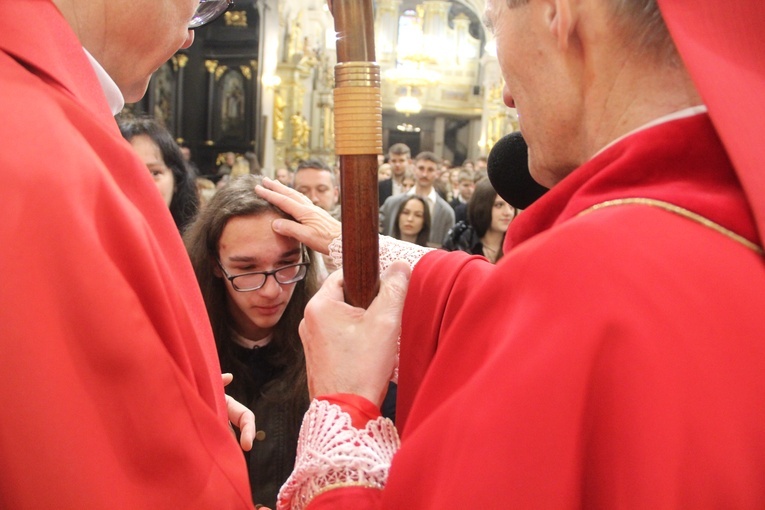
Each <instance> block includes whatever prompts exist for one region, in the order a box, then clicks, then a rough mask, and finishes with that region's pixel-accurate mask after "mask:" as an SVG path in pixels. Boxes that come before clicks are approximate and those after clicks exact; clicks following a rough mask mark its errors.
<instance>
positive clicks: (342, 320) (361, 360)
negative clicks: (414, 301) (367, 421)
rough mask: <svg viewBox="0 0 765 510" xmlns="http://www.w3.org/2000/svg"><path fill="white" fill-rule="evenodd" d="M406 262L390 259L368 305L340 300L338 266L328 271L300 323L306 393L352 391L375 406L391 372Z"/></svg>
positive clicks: (406, 276)
mask: <svg viewBox="0 0 765 510" xmlns="http://www.w3.org/2000/svg"><path fill="white" fill-rule="evenodd" d="M410 273H411V271H410V269H409V265H408V264H406V263H404V262H394V263H393V264H392V265H391V266H390V267H389V268H388V270H387V271H385V273H383V275H382V278H381V279H380V292H379V294H378V295H377V297H376V298H375V299H374V300H373V301H372V304H371V305H370V306H369V308H368V309H367V310H364V309H363V308H354V307H352V306H350V305H348V304H346V303H345V302H343V279H342V271H338V272H336V273H333V274H331V275H330V276H329V278H328V279H327V281H326V282H325V283H324V285H323V286H322V287H321V289H320V290H319V292H317V293H316V295H315V296H314V297H313V298H312V299H311V301H309V303H308V305H307V306H306V309H305V318H304V319H303V321H302V322H301V323H300V328H299V331H300V338H301V339H302V341H303V347H304V350H305V356H306V368H307V372H308V390H309V391H310V393H311V397H312V398H313V397H316V396H319V395H331V394H334V393H352V394H355V395H360V396H362V397H365V398H367V399H369V400H370V401H372V402H374V403H375V404H377V405H378V406H379V405H380V404H381V403H382V401H383V398H384V397H385V392H386V391H387V389H388V381H389V380H390V378H391V375H392V373H393V367H394V363H395V359H396V347H397V340H398V336H399V333H400V331H401V313H402V311H403V308H404V298H405V297H406V290H407V288H408V286H409V276H410Z"/></svg>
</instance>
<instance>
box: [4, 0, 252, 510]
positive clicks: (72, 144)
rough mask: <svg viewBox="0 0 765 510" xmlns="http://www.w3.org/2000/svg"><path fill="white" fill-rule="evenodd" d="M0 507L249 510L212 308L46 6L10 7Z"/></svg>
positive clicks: (66, 34) (89, 73)
mask: <svg viewBox="0 0 765 510" xmlns="http://www.w3.org/2000/svg"><path fill="white" fill-rule="evenodd" d="M0 140H1V141H2V142H1V143H2V150H0V169H2V177H3V180H2V187H0V194H2V198H0V204H2V205H1V206H0V210H2V211H3V217H2V221H0V239H2V248H0V268H2V285H0V339H1V340H2V353H0V410H1V411H0V473H1V474H0V507H2V508H14V509H18V508H35V509H36V508H78V509H91V508H110V509H114V508H126V509H139V508H140V509H149V508H157V509H158V508H184V509H188V508H216V509H222V508H250V507H251V506H252V503H251V499H250V491H249V486H248V481H247V472H246V468H245V465H244V460H243V457H242V453H241V451H239V447H238V445H237V443H236V441H235V439H234V437H233V435H232V433H231V431H230V430H229V429H228V426H227V420H226V411H225V403H224V400H223V388H222V383H221V379H220V368H219V365H218V360H217V356H216V353H215V346H214V342H213V338H212V332H211V330H210V326H209V323H208V321H207V314H206V311H205V307H204V303H203V301H202V298H201V295H200V293H199V290H198V288H197V285H196V279H195V278H194V273H193V271H192V269H191V265H190V263H189V261H188V257H187V255H186V252H185V250H184V247H183V244H182V242H181V239H180V236H179V235H178V231H177V230H176V228H175V225H174V223H173V221H172V218H171V217H170V214H169V212H168V210H167V207H166V206H165V205H164V203H163V202H162V200H161V198H160V196H159V193H157V189H156V187H155V185H154V184H153V182H152V181H151V178H150V177H149V174H148V172H147V170H146V167H145V166H144V165H143V164H142V163H141V162H140V161H139V160H138V159H137V158H136V156H135V155H134V154H133V152H132V149H131V147H130V145H129V144H127V143H126V142H125V141H124V140H123V139H122V137H121V136H120V133H119V131H118V129H117V127H116V124H115V122H114V119H113V118H112V117H111V113H110V112H109V109H108V106H107V104H106V100H105V98H104V93H103V91H102V90H101V88H100V86H99V83H98V81H97V79H96V76H95V74H94V72H93V69H92V67H91V66H90V64H89V63H88V61H87V58H86V56H85V54H84V53H83V50H82V46H81V45H80V43H79V41H78V40H77V39H76V38H75V36H74V34H73V33H72V31H71V29H70V28H69V26H68V25H67V24H66V22H65V21H64V19H63V18H62V17H61V15H60V13H59V12H58V11H57V10H56V8H55V7H54V6H53V4H52V3H51V2H50V1H49V0H24V1H23V2H10V1H2V2H0Z"/></svg>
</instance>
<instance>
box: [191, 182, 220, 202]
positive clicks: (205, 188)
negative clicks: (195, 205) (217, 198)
mask: <svg viewBox="0 0 765 510" xmlns="http://www.w3.org/2000/svg"><path fill="white" fill-rule="evenodd" d="M194 182H195V183H196V186H197V197H199V209H200V210H202V209H204V207H205V206H206V205H207V204H208V203H209V202H210V199H212V197H213V195H215V191H216V188H215V183H214V182H212V181H211V180H210V179H207V178H205V177H197V178H196V179H194Z"/></svg>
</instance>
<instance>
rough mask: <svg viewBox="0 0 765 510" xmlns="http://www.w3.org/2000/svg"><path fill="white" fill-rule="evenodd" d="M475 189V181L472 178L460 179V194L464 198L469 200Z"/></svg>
mask: <svg viewBox="0 0 765 510" xmlns="http://www.w3.org/2000/svg"><path fill="white" fill-rule="evenodd" d="M474 191H475V183H474V182H473V181H472V180H469V179H468V180H466V179H463V180H461V181H460V196H461V197H462V199H463V200H465V201H468V200H470V197H472V196H473V192H474Z"/></svg>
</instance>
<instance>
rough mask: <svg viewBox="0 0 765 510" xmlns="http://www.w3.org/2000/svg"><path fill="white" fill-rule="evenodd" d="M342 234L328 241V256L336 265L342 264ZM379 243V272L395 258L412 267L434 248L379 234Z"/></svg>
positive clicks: (386, 267) (340, 265)
mask: <svg viewBox="0 0 765 510" xmlns="http://www.w3.org/2000/svg"><path fill="white" fill-rule="evenodd" d="M342 237H343V236H338V237H336V238H334V239H333V240H332V242H331V243H329V256H330V257H332V261H333V262H334V263H335V265H336V266H337V267H342V266H343V239H342ZM379 244H380V274H382V273H383V271H385V270H386V269H388V267H389V266H390V265H391V264H393V263H394V262H395V261H397V260H403V261H404V262H406V263H407V264H409V267H410V268H412V269H414V266H415V265H417V262H419V260H420V259H421V258H422V257H423V255H425V254H426V253H428V252H429V251H433V250H434V249H435V248H426V247H424V246H418V245H416V244H412V243H407V242H406V241H400V240H398V239H394V238H392V237H388V236H383V235H381V236H379Z"/></svg>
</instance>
